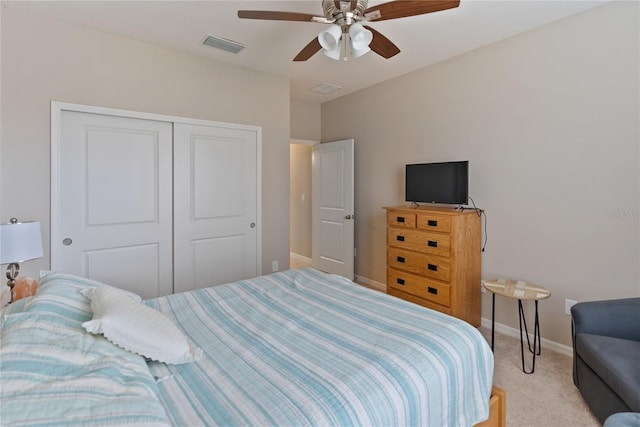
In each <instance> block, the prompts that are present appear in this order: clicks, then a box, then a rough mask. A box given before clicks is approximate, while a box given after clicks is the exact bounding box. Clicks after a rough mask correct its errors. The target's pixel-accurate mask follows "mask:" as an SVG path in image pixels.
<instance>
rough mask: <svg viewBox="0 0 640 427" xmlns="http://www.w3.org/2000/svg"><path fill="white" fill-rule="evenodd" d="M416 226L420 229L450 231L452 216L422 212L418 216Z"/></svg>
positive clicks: (440, 231)
mask: <svg viewBox="0 0 640 427" xmlns="http://www.w3.org/2000/svg"><path fill="white" fill-rule="evenodd" d="M416 227H417V228H418V229H420V230H429V231H437V232H439V233H449V232H450V231H451V218H449V217H448V216H446V215H434V214H430V213H420V214H418V215H417V218H416Z"/></svg>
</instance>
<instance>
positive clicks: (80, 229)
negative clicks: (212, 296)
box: [51, 111, 173, 298]
mask: <svg viewBox="0 0 640 427" xmlns="http://www.w3.org/2000/svg"><path fill="white" fill-rule="evenodd" d="M54 149H55V150H56V155H57V157H58V159H59V160H58V163H57V164H55V165H53V168H52V173H54V174H56V175H57V176H56V177H55V178H54V179H52V182H54V183H57V188H55V191H53V190H52V194H54V195H56V194H57V200H55V203H53V207H52V212H51V216H52V239H53V240H52V242H51V252H52V258H51V262H52V269H53V270H54V271H58V272H63V273H70V274H75V275H79V276H83V277H87V278H90V279H94V280H98V281H101V282H105V283H108V284H110V285H113V286H116V287H120V288H123V289H127V290H131V291H133V292H136V293H138V294H140V295H141V296H142V297H143V298H152V297H157V296H160V295H166V294H170V293H172V291H173V268H172V266H173V264H172V256H173V245H172V223H173V218H172V216H173V213H172V171H171V170H172V125H171V123H168V122H162V121H155V120H144V119H136V118H130V117H118V116H111V115H105V114H94V113H85V112H77V111H63V112H62V115H61V124H60V141H59V146H58V147H54Z"/></svg>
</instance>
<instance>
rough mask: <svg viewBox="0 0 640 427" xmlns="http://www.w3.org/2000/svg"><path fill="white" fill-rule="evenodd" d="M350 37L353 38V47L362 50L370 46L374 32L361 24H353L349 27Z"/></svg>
mask: <svg viewBox="0 0 640 427" xmlns="http://www.w3.org/2000/svg"><path fill="white" fill-rule="evenodd" d="M349 37H350V38H351V47H352V48H353V49H354V50H362V49H365V48H367V49H368V48H369V44H370V43H371V41H372V40H373V33H372V32H371V31H369V30H367V29H366V28H364V27H363V26H362V25H360V24H353V25H352V26H351V27H350V28H349ZM369 50H371V49H369ZM369 50H367V52H368V51H369Z"/></svg>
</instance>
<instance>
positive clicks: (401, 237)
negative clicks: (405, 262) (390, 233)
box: [396, 236, 404, 242]
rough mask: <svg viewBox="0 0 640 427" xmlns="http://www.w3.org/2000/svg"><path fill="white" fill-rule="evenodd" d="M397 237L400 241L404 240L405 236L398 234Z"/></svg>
mask: <svg viewBox="0 0 640 427" xmlns="http://www.w3.org/2000/svg"><path fill="white" fill-rule="evenodd" d="M396 239H397V240H398V241H399V242H404V236H396Z"/></svg>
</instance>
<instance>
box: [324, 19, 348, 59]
mask: <svg viewBox="0 0 640 427" xmlns="http://www.w3.org/2000/svg"><path fill="white" fill-rule="evenodd" d="M341 37H342V28H340V26H339V25H335V24H332V25H331V26H330V27H329V28H327V29H326V30H324V31H322V32H321V33H320V34H318V42H319V43H320V46H322V48H323V49H324V50H325V51H334V50H336V49H338V52H340V38H341ZM336 59H337V58H336Z"/></svg>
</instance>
